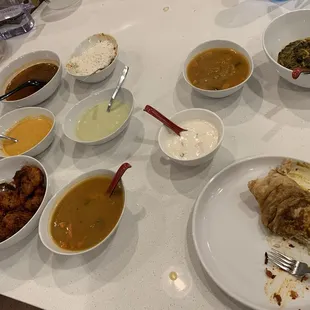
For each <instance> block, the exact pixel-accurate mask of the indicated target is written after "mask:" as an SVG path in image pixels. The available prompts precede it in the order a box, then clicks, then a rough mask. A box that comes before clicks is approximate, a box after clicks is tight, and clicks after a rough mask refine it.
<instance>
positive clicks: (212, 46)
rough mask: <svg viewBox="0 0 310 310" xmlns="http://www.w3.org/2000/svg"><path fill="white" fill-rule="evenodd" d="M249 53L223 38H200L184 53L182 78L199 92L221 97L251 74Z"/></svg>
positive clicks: (238, 86) (233, 91)
mask: <svg viewBox="0 0 310 310" xmlns="http://www.w3.org/2000/svg"><path fill="white" fill-rule="evenodd" d="M253 69H254V64H253V60H252V57H251V56H250V54H249V53H248V52H247V51H246V50H245V49H244V48H243V47H242V46H240V45H239V44H237V43H234V42H232V41H227V40H212V41H207V42H204V43H202V44H200V45H198V46H197V47H196V48H195V49H193V50H192V51H191V52H190V54H189V55H188V57H187V59H186V61H185V63H184V69H183V76H184V79H185V81H186V82H187V83H188V84H189V85H190V86H191V87H192V88H193V89H194V90H195V91H197V92H199V93H200V94H202V95H204V96H207V97H211V98H223V97H227V96H229V95H232V94H233V93H235V92H236V91H238V90H239V89H241V88H242V87H243V86H244V84H245V83H246V82H247V81H248V79H249V78H250V77H251V75H252V74H253Z"/></svg>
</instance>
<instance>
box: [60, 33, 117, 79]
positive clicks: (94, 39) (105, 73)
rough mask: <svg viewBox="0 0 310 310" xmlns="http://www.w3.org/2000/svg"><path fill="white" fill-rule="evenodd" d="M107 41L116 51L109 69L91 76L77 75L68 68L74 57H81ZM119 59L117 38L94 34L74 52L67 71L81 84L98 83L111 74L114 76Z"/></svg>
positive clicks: (106, 68)
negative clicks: (90, 49)
mask: <svg viewBox="0 0 310 310" xmlns="http://www.w3.org/2000/svg"><path fill="white" fill-rule="evenodd" d="M105 40H108V41H110V42H112V43H113V45H114V46H115V49H116V56H115V58H114V59H113V60H112V62H111V63H110V64H109V65H108V66H107V67H105V68H104V69H102V70H99V71H97V72H96V73H94V74H91V75H77V74H75V73H74V72H72V70H71V68H70V66H68V63H69V61H70V60H71V59H72V57H76V56H80V55H81V54H82V53H83V52H84V51H85V50H87V49H89V48H90V47H92V46H94V45H95V44H96V43H98V42H102V41H105ZM117 58H118V44H117V41H116V40H115V38H114V37H112V36H110V35H108V34H104V33H98V34H94V35H92V36H90V37H88V38H87V39H85V40H84V41H83V42H82V43H81V44H80V45H78V47H77V48H76V49H75V50H74V52H73V53H72V55H71V56H70V59H69V60H68V61H67V64H66V70H67V73H68V74H69V75H71V76H73V77H74V78H76V79H77V80H79V81H81V82H85V83H98V82H101V81H103V80H105V79H106V78H107V77H108V76H109V75H110V74H112V72H113V71H114V69H115V66H116V59H117Z"/></svg>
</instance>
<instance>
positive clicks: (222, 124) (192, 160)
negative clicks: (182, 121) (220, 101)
mask: <svg viewBox="0 0 310 310" xmlns="http://www.w3.org/2000/svg"><path fill="white" fill-rule="evenodd" d="M193 110H197V111H203V112H204V113H205V112H207V113H209V114H211V115H213V116H214V117H215V118H216V119H218V121H219V122H220V124H221V127H222V135H221V136H220V137H219V139H218V141H217V144H216V146H215V147H214V149H212V150H211V151H210V152H208V153H205V154H202V155H201V156H199V157H197V158H194V159H179V158H176V157H173V156H171V155H170V154H168V153H167V152H166V150H165V148H164V147H163V146H162V143H161V139H158V143H159V146H160V148H161V150H162V151H163V152H164V153H165V155H166V156H167V157H170V158H173V159H176V160H179V161H180V162H187V163H191V162H195V161H196V160H197V159H200V158H203V157H205V156H208V155H209V154H211V153H212V152H213V151H214V150H215V149H216V148H217V147H218V146H219V145H221V144H222V142H223V138H224V131H225V126H224V123H223V121H222V119H221V118H220V117H219V116H218V115H217V114H216V113H214V112H212V111H210V110H206V109H199V108H192V109H186V110H182V111H180V112H177V113H175V114H174V115H173V116H171V117H170V118H169V119H170V120H171V121H173V118H174V117H175V116H177V115H179V114H184V113H186V112H187V111H193ZM202 120H203V118H202ZM165 128H166V126H165V125H162V126H161V128H160V130H159V133H158V137H159V136H160V133H161V131H162V130H164V129H165Z"/></svg>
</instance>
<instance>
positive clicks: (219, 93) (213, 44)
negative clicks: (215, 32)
mask: <svg viewBox="0 0 310 310" xmlns="http://www.w3.org/2000/svg"><path fill="white" fill-rule="evenodd" d="M211 48H232V49H234V50H236V51H237V52H239V53H241V54H242V55H243V56H245V57H246V59H247V61H248V63H249V66H250V73H249V75H248V77H247V78H246V79H245V80H244V81H243V82H242V83H240V84H239V85H236V86H234V87H230V88H227V89H223V90H207V89H201V88H198V87H196V86H194V85H193V84H192V83H191V82H190V81H189V79H188V77H187V67H188V64H189V63H190V62H191V60H192V59H193V58H194V57H195V56H197V55H198V54H200V53H202V52H203V51H205V50H208V49H211ZM253 70H254V64H253V59H252V57H251V56H250V54H249V53H248V51H247V50H246V49H244V48H243V47H242V46H240V45H239V44H237V43H235V42H232V41H227V40H212V41H207V42H204V43H202V44H200V45H198V46H197V47H196V48H195V49H193V50H192V51H191V52H190V53H189V55H188V56H187V58H186V61H185V63H184V68H183V76H184V79H185V81H186V82H187V83H188V84H189V85H190V86H191V87H192V88H193V89H194V90H196V91H197V92H199V93H200V94H202V95H204V96H207V97H211V98H224V97H227V96H230V95H232V94H233V93H235V92H236V91H238V90H239V89H241V88H242V87H243V86H244V84H245V83H246V82H247V81H248V80H249V78H250V77H251V76H252V74H253Z"/></svg>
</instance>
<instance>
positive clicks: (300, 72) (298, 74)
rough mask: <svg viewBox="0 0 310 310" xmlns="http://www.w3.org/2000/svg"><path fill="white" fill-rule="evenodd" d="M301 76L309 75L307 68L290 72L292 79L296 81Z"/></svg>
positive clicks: (309, 71) (309, 70)
mask: <svg viewBox="0 0 310 310" xmlns="http://www.w3.org/2000/svg"><path fill="white" fill-rule="evenodd" d="M301 74H310V69H308V68H295V69H294V70H293V72H292V78H293V79H294V80H297V79H298V78H299V76H300V75H301Z"/></svg>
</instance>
